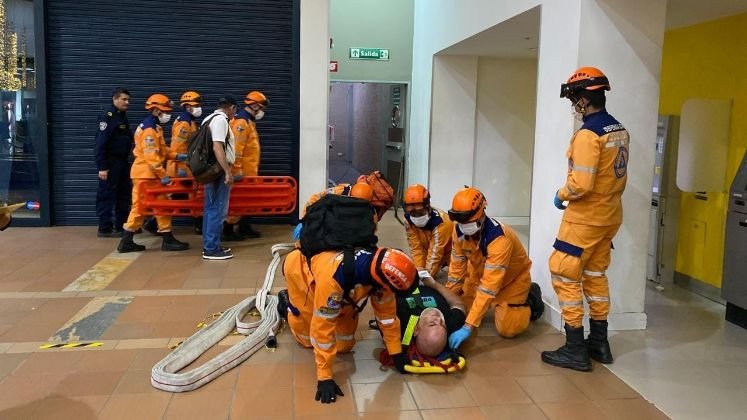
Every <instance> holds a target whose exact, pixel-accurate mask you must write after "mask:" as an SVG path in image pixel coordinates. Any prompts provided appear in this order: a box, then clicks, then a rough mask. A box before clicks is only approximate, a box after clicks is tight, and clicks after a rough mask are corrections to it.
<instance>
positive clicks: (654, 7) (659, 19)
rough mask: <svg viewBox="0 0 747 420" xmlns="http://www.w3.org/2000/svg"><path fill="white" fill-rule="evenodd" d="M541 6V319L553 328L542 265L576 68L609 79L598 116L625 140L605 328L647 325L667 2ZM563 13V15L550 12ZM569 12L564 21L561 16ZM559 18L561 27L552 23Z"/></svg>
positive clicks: (560, 179) (536, 207) (535, 235)
mask: <svg viewBox="0 0 747 420" xmlns="http://www.w3.org/2000/svg"><path fill="white" fill-rule="evenodd" d="M560 3H561V2H545V3H544V4H543V7H542V16H543V19H542V26H541V37H540V39H541V42H540V60H539V81H538V88H537V126H536V131H535V137H536V140H535V141H536V142H535V149H534V150H535V154H534V171H533V179H532V211H531V228H530V249H529V252H530V257H531V258H532V260H533V261H534V266H533V269H532V277H533V279H534V281H537V282H539V283H540V284H541V286H542V289H543V290H544V292H545V300H546V301H548V302H549V303H550V305H551V308H549V309H550V310H549V311H547V315H548V317H549V319H550V320H551V322H552V323H553V324H554V325H556V326H558V327H560V324H561V321H560V316H559V311H558V304H557V297H556V296H555V293H554V292H553V290H552V285H551V283H550V275H549V269H548V264H547V260H548V258H549V256H550V253H551V252H552V243H553V241H554V238H555V236H556V234H557V229H558V226H559V224H560V219H561V216H562V214H561V213H560V212H559V211H557V210H556V209H555V208H554V207H553V204H552V199H553V195H554V194H555V191H556V190H557V189H558V188H560V187H561V186H562V185H563V183H564V181H565V173H566V158H565V152H566V149H567V147H568V141H569V140H570V136H571V135H572V132H573V117H572V116H571V109H570V102H568V101H567V100H565V99H560V98H559V91H560V84H561V83H562V82H564V81H565V80H566V79H567V77H568V76H569V75H570V74H571V73H572V72H573V70H575V69H576V68H577V67H580V66H594V67H598V68H600V69H601V70H602V71H604V72H605V73H606V74H607V76H608V77H609V79H610V83H611V85H612V91H611V92H609V93H608V101H607V109H608V111H609V112H610V113H611V114H612V115H614V116H615V117H616V118H617V119H618V120H620V122H622V123H623V124H624V125H625V127H626V128H627V129H628V130H629V132H630V135H631V139H632V142H631V155H630V164H629V167H628V186H627V189H626V192H625V194H624V195H623V207H624V213H625V218H624V222H623V226H622V228H621V229H620V232H619V233H618V234H617V237H616V238H615V241H614V243H615V251H613V253H612V265H611V267H610V269H609V270H608V276H609V279H610V294H611V298H612V309H611V313H610V318H609V321H610V328H611V329H618V330H620V329H643V328H645V327H646V314H645V313H644V292H645V285H646V273H645V271H646V255H647V252H646V249H647V244H648V235H649V223H648V222H649V211H650V202H651V185H652V181H653V170H654V145H655V140H656V121H657V114H658V98H659V82H658V80H659V68H660V63H661V48H662V44H663V37H664V19H665V9H666V3H665V1H663V0H660V1H648V0H593V1H592V0H588V1H579V0H569V1H564V2H562V4H560ZM560 8H562V9H564V10H563V11H562V12H561V11H560V10H556V9H560ZM569 9H570V11H571V12H572V13H569ZM559 15H564V16H565V17H566V19H554V18H553V16H559Z"/></svg>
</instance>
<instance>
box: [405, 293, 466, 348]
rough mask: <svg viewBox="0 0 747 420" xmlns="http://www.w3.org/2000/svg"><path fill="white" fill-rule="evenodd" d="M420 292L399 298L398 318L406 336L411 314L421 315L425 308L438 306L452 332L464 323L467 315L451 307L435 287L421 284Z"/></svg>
mask: <svg viewBox="0 0 747 420" xmlns="http://www.w3.org/2000/svg"><path fill="white" fill-rule="evenodd" d="M417 290H419V291H420V293H419V294H418V293H413V294H411V295H409V296H407V297H398V298H397V318H399V324H400V329H401V330H402V336H403V337H404V335H405V331H406V330H407V324H408V322H409V320H410V316H413V315H414V316H420V313H421V312H423V310H424V309H425V308H438V309H439V310H440V311H441V313H443V314H444V320H445V321H446V331H447V332H448V333H449V334H451V333H453V332H454V331H456V330H458V329H459V328H461V327H462V326H463V325H464V321H465V320H466V319H467V315H466V314H465V313H464V312H462V311H461V310H459V309H455V308H450V307H449V304H448V302H446V299H444V297H443V296H441V294H440V293H438V292H437V291H436V290H435V289H432V288H430V287H428V286H420V287H418V289H417Z"/></svg>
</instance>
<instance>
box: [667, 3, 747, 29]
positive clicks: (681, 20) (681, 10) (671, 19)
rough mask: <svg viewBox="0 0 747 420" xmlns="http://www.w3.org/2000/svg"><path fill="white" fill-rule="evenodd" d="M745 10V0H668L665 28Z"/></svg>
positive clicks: (746, 8) (693, 23)
mask: <svg viewBox="0 0 747 420" xmlns="http://www.w3.org/2000/svg"><path fill="white" fill-rule="evenodd" d="M745 12H747V0H669V1H668V2H667V29H673V28H680V27H683V26H690V25H695V24H696V23H702V22H707V21H709V20H714V19H718V18H722V17H726V16H732V15H738V14H741V13H745Z"/></svg>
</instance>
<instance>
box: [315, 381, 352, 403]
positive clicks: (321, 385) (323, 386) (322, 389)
mask: <svg viewBox="0 0 747 420" xmlns="http://www.w3.org/2000/svg"><path fill="white" fill-rule="evenodd" d="M337 395H339V396H341V397H344V396H345V394H343V393H342V390H341V389H340V387H339V386H337V384H336V383H335V381H334V379H325V380H323V381H318V382H317V383H316V400H317V401H319V400H321V401H322V404H329V403H333V402H335V400H336V399H337Z"/></svg>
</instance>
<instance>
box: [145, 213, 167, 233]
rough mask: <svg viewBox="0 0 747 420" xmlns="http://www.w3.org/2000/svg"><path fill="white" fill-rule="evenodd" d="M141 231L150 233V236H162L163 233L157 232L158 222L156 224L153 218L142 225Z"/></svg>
mask: <svg viewBox="0 0 747 420" xmlns="http://www.w3.org/2000/svg"><path fill="white" fill-rule="evenodd" d="M143 229H145V230H147V231H148V232H150V234H151V235H156V236H163V233H159V232H158V222H156V218H155V217H151V218H150V219H148V221H147V222H145V224H144V225H143Z"/></svg>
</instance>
